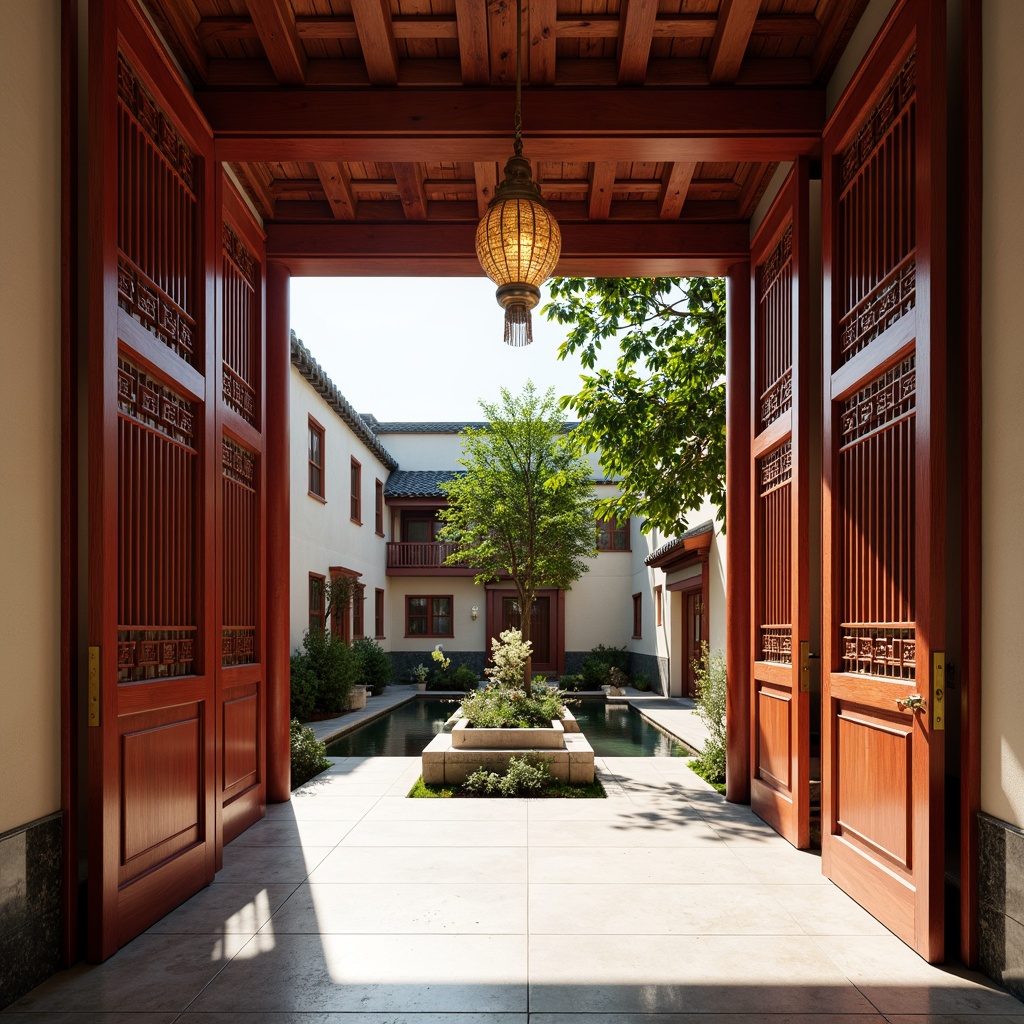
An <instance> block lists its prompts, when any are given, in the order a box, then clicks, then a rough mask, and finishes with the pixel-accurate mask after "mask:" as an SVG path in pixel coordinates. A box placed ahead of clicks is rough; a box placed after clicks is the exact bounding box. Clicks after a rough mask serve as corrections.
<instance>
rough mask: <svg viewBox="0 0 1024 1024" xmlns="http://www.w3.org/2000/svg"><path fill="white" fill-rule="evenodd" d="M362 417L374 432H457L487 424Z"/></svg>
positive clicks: (367, 415)
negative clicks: (381, 419) (384, 420)
mask: <svg viewBox="0 0 1024 1024" xmlns="http://www.w3.org/2000/svg"><path fill="white" fill-rule="evenodd" d="M363 419H364V420H365V421H366V422H367V423H368V424H369V425H370V426H371V428H372V429H373V431H374V433H377V434H458V433H461V432H462V431H463V430H465V429H466V427H474V428H475V429H477V430H480V429H482V428H484V427H486V426H487V421H486V420H483V421H480V422H477V423H474V422H469V421H463V422H458V421H455V420H449V421H444V422H438V423H432V422H429V421H426V420H417V421H409V420H407V421H400V420H398V421H396V420H390V421H387V422H385V423H381V422H380V420H378V419H377V418H376V417H375V416H372V415H369V414H366V415H364V416H363Z"/></svg>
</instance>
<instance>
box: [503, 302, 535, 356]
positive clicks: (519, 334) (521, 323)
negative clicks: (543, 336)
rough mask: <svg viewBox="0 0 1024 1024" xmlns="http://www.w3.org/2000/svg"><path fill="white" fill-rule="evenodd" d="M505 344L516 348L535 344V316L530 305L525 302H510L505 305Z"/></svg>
mask: <svg viewBox="0 0 1024 1024" xmlns="http://www.w3.org/2000/svg"><path fill="white" fill-rule="evenodd" d="M505 344H506V345H512V346H514V347H516V348H522V347H523V346H524V345H532V344H533V318H532V317H531V316H530V307H529V306H527V305H526V304H525V303H523V302H510V303H509V304H508V305H507V306H506V307H505Z"/></svg>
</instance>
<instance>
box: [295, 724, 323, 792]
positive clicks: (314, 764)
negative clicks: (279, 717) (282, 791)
mask: <svg viewBox="0 0 1024 1024" xmlns="http://www.w3.org/2000/svg"><path fill="white" fill-rule="evenodd" d="M291 747H292V789H295V787H296V786H301V785H302V784H303V783H304V782H308V781H309V780H310V779H311V778H313V776H314V775H319V774H320V773H321V772H322V771H325V770H326V769H328V768H330V767H331V762H330V761H329V760H328V759H327V755H326V753H325V752H326V750H327V748H326V747H325V746H324V745H323V744H322V743H321V742H320V741H319V740H318V739H317V738H316V737H315V736H314V735H313V730H312V729H304V728H303V727H302V725H301V723H300V722H299V720H298V719H296V718H293V719H292V726H291Z"/></svg>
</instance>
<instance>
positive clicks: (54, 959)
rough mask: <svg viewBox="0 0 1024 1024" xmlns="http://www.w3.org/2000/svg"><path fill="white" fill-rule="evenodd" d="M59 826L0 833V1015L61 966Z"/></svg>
mask: <svg viewBox="0 0 1024 1024" xmlns="http://www.w3.org/2000/svg"><path fill="white" fill-rule="evenodd" d="M61 821H62V817H61V815H60V814H59V813H57V814H51V815H49V816H47V817H45V818H40V819H39V820H38V821H32V822H29V823H28V824H27V825H22V826H20V827H19V828H15V829H11V831H9V832H4V833H3V834H0V1010H2V1009H3V1008H4V1007H5V1006H8V1005H9V1004H10V1003H13V1002H14V1000H15V999H18V998H20V997H21V996H23V995H24V994H25V993H26V992H28V991H30V990H31V989H33V988H35V987H36V985H39V984H40V983H41V982H43V981H45V980H46V979H47V978H48V977H50V975H51V974H54V973H55V972H56V971H57V970H58V969H59V967H60V942H61V894H62V882H61V874H62V872H61V858H62V842H61Z"/></svg>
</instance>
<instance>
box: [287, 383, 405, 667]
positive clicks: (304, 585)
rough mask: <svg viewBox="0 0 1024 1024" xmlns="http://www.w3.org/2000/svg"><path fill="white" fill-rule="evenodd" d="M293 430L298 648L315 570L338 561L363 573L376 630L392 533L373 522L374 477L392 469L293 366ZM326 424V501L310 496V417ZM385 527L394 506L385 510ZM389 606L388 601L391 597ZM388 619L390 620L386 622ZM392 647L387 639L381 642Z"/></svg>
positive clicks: (367, 616) (366, 615) (368, 615)
mask: <svg viewBox="0 0 1024 1024" xmlns="http://www.w3.org/2000/svg"><path fill="white" fill-rule="evenodd" d="M288 397H289V418H290V421H291V422H290V429H291V446H292V452H291V460H292V467H293V472H292V481H291V488H292V496H291V559H292V564H291V643H292V647H293V648H296V647H298V646H299V645H300V644H301V643H302V634H303V632H304V631H305V629H306V625H307V623H308V621H309V603H308V602H309V590H308V583H309V574H310V573H311V572H315V573H320V574H322V575H324V576H326V575H327V571H328V569H329V568H330V567H331V566H332V565H340V566H344V567H345V568H346V569H353V570H355V571H356V572H360V573H362V576H361V577H360V579H359V580H358V582H359V583H362V584H363V585H364V586H365V587H366V590H365V591H364V592H363V593H364V598H365V601H364V605H363V625H364V629H365V632H366V635H367V636H370V637H372V636H373V627H374V622H373V612H374V607H373V600H374V590H375V589H377V588H380V589H382V590H386V589H387V588H386V586H385V575H384V567H385V565H386V560H385V538H384V537H380V536H378V535H377V533H376V531H375V523H374V481H375V480H380V481H381V483H386V482H387V478H388V473H389V472H390V470H389V469H388V467H387V466H385V465H383V464H382V463H381V462H380V460H379V459H378V458H377V456H376V455H374V453H373V452H371V451H370V449H369V448H367V446H366V445H365V444H364V443H363V442H362V441H361V440H360V439H359V438H358V437H356V435H355V434H354V433H353V432H352V430H351V428H350V427H349V426H348V424H346V423H345V422H344V421H343V420H342V419H341V417H339V416H338V414H337V413H336V412H335V411H334V410H333V409H332V408H331V407H330V406H329V405H328V404H327V403H326V402H325V401H324V400H323V398H321V396H320V395H319V394H318V393H317V392H316V391H315V390H314V389H313V387H312V386H311V385H310V384H309V383H308V382H307V381H306V380H305V378H304V377H303V376H302V375H301V374H300V373H299V371H298V370H297V369H295V367H294V366H293V367H292V368H291V384H290V389H289V396H288ZM310 416H312V417H313V418H314V419H315V420H316V421H317V422H318V423H319V424H320V425H321V426H322V427H323V428H324V458H325V473H324V488H325V497H326V499H327V500H326V503H324V502H321V501H317V499H316V498H312V497H310V495H309V482H308V476H307V472H306V466H307V464H308V457H309V456H308V448H307V445H308V440H309V417H310ZM353 458H355V459H356V460H357V461H358V462H359V463H360V464H361V466H362V520H363V522H362V525H361V526H360V525H357V524H356V523H354V522H352V519H351V509H352V506H351V500H350V498H351V493H350V490H349V485H350V468H351V460H352V459H353ZM384 529H385V532H386V531H387V529H388V512H387V508H386V507H385V509H384ZM385 608H386V602H385ZM386 621H387V620H386V618H385V622H386ZM382 646H384V647H386V648H387V647H388V643H387V642H386V641H385V642H382Z"/></svg>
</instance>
